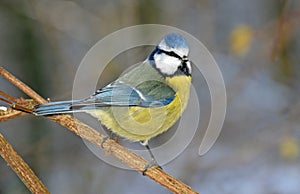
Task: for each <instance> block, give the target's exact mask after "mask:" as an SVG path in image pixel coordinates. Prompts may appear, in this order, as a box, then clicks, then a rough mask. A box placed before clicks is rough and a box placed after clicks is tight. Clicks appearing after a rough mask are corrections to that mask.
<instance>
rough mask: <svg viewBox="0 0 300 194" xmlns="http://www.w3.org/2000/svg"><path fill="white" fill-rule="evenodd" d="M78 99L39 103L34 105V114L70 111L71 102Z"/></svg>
mask: <svg viewBox="0 0 300 194" xmlns="http://www.w3.org/2000/svg"><path fill="white" fill-rule="evenodd" d="M76 102H78V101H73V100H69V101H60V102H49V103H46V104H40V105H36V106H34V112H33V114H35V115H54V114H62V113H71V112H74V110H73V109H72V104H73V103H76Z"/></svg>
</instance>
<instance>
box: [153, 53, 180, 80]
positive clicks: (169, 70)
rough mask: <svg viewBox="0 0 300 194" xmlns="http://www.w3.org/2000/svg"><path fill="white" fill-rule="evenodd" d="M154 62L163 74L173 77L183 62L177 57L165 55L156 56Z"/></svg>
mask: <svg viewBox="0 0 300 194" xmlns="http://www.w3.org/2000/svg"><path fill="white" fill-rule="evenodd" d="M154 61H155V65H156V68H157V69H159V70H160V71H161V72H162V73H163V74H167V75H173V74H174V73H175V72H176V71H177V69H178V67H179V66H180V65H181V60H180V59H177V58H176V57H172V56H169V55H167V54H165V53H160V54H155V55H154Z"/></svg>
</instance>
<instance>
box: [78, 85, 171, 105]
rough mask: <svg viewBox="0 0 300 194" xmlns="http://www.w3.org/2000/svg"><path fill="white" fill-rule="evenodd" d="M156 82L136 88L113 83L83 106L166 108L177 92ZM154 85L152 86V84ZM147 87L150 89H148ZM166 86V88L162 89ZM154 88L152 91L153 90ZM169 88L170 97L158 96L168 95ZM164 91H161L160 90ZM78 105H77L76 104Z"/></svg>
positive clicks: (83, 102)
mask: <svg viewBox="0 0 300 194" xmlns="http://www.w3.org/2000/svg"><path fill="white" fill-rule="evenodd" d="M154 82H155V81H151V82H150V83H142V84H140V85H138V86H136V87H133V86H131V85H129V84H126V83H124V82H122V81H117V82H113V83H111V84H109V85H107V86H106V87H104V88H102V89H100V90H98V91H97V92H96V93H95V94H94V95H92V96H91V97H90V98H88V99H86V100H83V101H82V102H81V103H82V105H83V104H85V103H86V105H88V104H90V103H92V104H93V105H94V106H96V107H97V106H99V107H101V106H141V107H153V106H165V105H167V104H169V103H170V102H171V101H172V100H173V99H174V97H175V92H174V91H173V90H172V89H171V88H170V87H168V86H166V85H165V84H164V83H161V82H157V83H156V84H153V83H154ZM151 83H152V84H151ZM145 85H147V86H148V87H146V86H145ZM161 85H165V87H164V88H163V87H161ZM151 87H152V89H151ZM166 87H167V88H168V91H167V93H168V95H162V94H160V96H161V97H160V96H159V95H158V93H166ZM160 88H161V89H164V90H163V91H159V89H160ZM75 105H76V104H75Z"/></svg>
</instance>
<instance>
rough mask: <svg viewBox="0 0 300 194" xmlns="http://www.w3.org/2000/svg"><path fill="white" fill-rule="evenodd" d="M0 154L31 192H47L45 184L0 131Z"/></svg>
mask: <svg viewBox="0 0 300 194" xmlns="http://www.w3.org/2000/svg"><path fill="white" fill-rule="evenodd" d="M0 155H1V156H2V158H3V159H4V160H5V161H6V162H7V164H8V165H9V166H10V167H11V168H12V169H13V170H14V171H15V172H16V174H17V175H18V176H19V177H20V179H21V180H22V181H23V183H24V184H25V185H26V186H27V188H28V189H29V190H30V191H31V192H32V193H45V194H46V193H49V191H48V190H47V188H46V187H45V185H43V183H42V182H41V181H40V179H39V178H38V177H37V176H36V175H35V174H34V172H33V171H32V170H31V169H30V167H29V166H28V165H27V164H26V162H24V160H23V159H22V158H21V157H20V156H19V155H18V153H17V152H16V151H15V150H14V149H13V148H12V147H11V145H10V144H9V143H8V142H7V141H6V140H5V139H4V137H3V136H2V134H1V133H0Z"/></svg>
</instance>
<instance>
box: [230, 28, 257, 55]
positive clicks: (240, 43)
mask: <svg viewBox="0 0 300 194" xmlns="http://www.w3.org/2000/svg"><path fill="white" fill-rule="evenodd" d="M252 38H253V30H252V29H251V28H250V27H249V26H247V25H238V26H237V27H235V28H234V29H233V30H232V32H231V34H230V50H231V52H232V53H234V54H236V55H238V56H244V55H245V54H246V53H247V52H248V51H249V48H250V45H251V42H252Z"/></svg>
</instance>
